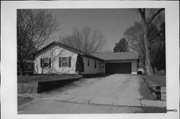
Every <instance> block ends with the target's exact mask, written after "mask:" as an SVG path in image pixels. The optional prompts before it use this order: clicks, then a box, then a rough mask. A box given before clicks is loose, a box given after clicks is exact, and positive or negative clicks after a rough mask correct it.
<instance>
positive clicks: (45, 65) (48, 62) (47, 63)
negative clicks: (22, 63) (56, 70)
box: [41, 58, 51, 68]
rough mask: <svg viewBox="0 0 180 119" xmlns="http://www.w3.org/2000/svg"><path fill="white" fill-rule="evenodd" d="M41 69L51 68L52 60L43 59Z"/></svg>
mask: <svg viewBox="0 0 180 119" xmlns="http://www.w3.org/2000/svg"><path fill="white" fill-rule="evenodd" d="M41 67H42V68H48V67H49V68H51V58H41Z"/></svg>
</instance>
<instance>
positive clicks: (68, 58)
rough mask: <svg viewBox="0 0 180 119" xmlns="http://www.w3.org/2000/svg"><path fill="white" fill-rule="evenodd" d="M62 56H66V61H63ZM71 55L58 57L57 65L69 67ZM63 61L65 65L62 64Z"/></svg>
mask: <svg viewBox="0 0 180 119" xmlns="http://www.w3.org/2000/svg"><path fill="white" fill-rule="evenodd" d="M63 58H67V59H66V61H63ZM71 59H72V58H71V57H70V56H69V57H68V56H66V57H59V67H71ZM63 63H66V64H67V65H66V66H64V65H63Z"/></svg>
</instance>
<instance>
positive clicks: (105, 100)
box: [19, 74, 165, 114]
mask: <svg viewBox="0 0 180 119" xmlns="http://www.w3.org/2000/svg"><path fill="white" fill-rule="evenodd" d="M145 107H153V108H154V107H158V108H162V107H165V102H163V101H156V100H154V96H153V95H152V94H151V93H150V91H149V90H148V88H147V87H146V85H145V83H144V82H143V80H142V79H141V78H140V77H138V76H137V75H125V74H124V75H123V74H113V75H110V76H107V77H100V78H87V79H81V80H79V81H76V82H74V83H72V84H70V85H67V86H65V87H62V88H59V89H57V90H54V91H51V92H48V93H44V94H40V95H36V96H35V100H34V101H32V102H30V103H29V104H26V105H24V106H22V107H20V108H19V113H31V114H33V113H40V114H42V113H45V114H47V113H49V114H50V113H60V114H61V113H132V112H143V111H144V110H142V109H145Z"/></svg>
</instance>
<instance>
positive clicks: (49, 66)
mask: <svg viewBox="0 0 180 119" xmlns="http://www.w3.org/2000/svg"><path fill="white" fill-rule="evenodd" d="M49 68H51V58H49Z"/></svg>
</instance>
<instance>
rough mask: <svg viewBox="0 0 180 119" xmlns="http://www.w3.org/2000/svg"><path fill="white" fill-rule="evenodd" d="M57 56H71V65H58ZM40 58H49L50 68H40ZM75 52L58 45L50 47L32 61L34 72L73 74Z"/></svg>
mask: <svg viewBox="0 0 180 119" xmlns="http://www.w3.org/2000/svg"><path fill="white" fill-rule="evenodd" d="M59 57H71V67H59ZM41 58H51V68H41ZM76 59H77V54H76V53H73V52H71V51H69V50H65V49H63V48H60V47H58V46H55V47H52V48H50V49H48V50H47V51H45V52H44V53H42V54H41V55H39V56H38V57H36V59H35V61H34V67H35V74H42V73H45V74H50V73H58V74H74V73H75V64H76Z"/></svg>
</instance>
